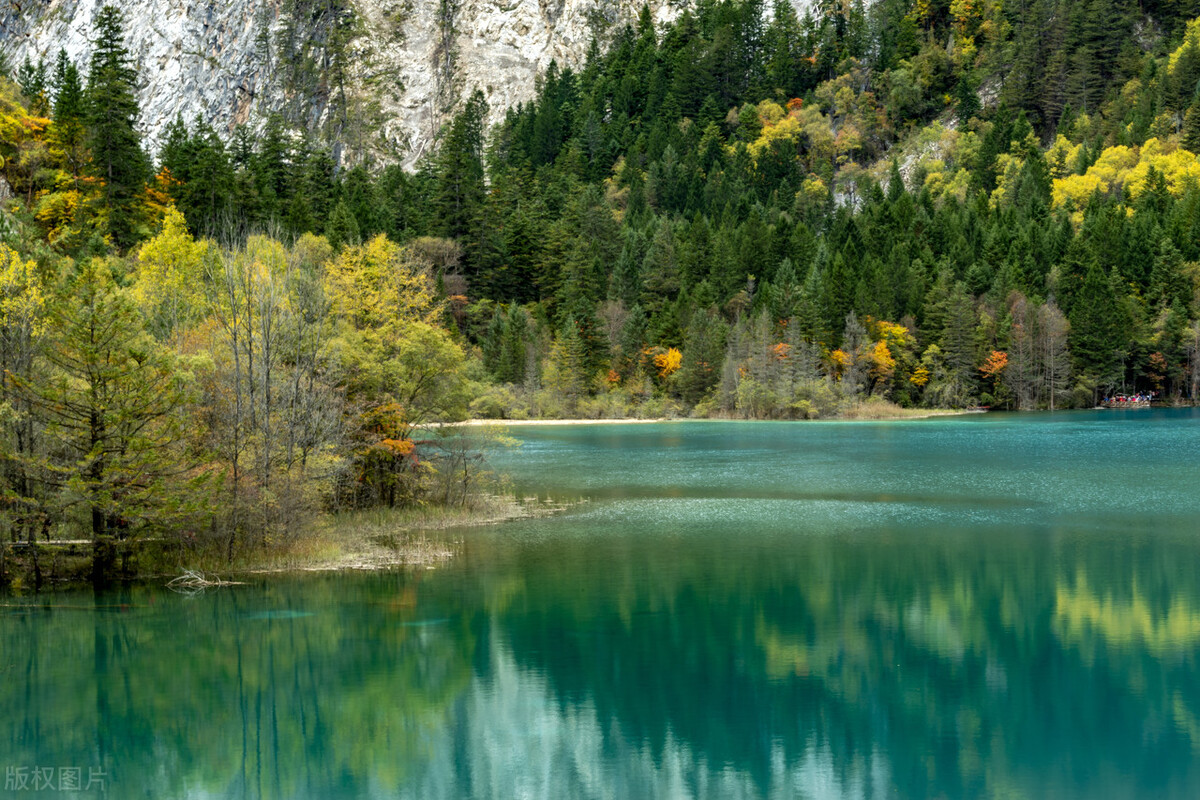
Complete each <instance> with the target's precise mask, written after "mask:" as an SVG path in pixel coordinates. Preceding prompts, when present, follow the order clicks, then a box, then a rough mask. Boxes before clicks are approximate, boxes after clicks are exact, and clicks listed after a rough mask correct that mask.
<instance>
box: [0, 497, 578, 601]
mask: <svg viewBox="0 0 1200 800" xmlns="http://www.w3.org/2000/svg"><path fill="white" fill-rule="evenodd" d="M579 502H582V501H579ZM577 504H578V503H574V502H554V501H550V500H543V499H540V498H538V497H524V498H518V497H512V496H507V495H495V494H489V495H483V496H481V497H480V498H478V500H477V504H476V505H474V506H468V507H466V508H462V507H459V508H447V507H441V506H430V507H425V508H407V509H374V510H370V511H361V512H351V513H347V514H344V515H342V516H340V517H336V516H329V517H322V518H319V519H316V520H314V521H312V522H311V523H310V524H309V526H308V527H307V528H306V529H305V530H304V531H303V532H302V533H300V534H298V535H297V536H296V538H295V539H293V540H292V541H290V542H288V543H287V544H285V545H283V546H281V547H279V548H277V549H268V550H262V551H258V552H255V553H249V554H244V555H242V556H239V557H238V558H237V559H235V561H234V563H232V564H230V563H227V562H226V561H225V559H224V558H222V557H220V556H219V555H215V556H214V555H213V554H208V555H205V556H201V557H198V558H193V559H190V560H189V561H187V562H185V563H180V564H178V565H177V566H176V567H175V568H174V570H173V571H168V569H169V568H168V567H167V565H166V564H163V563H157V564H154V565H153V566H150V568H149V569H148V570H146V571H144V572H142V571H134V572H132V573H130V574H128V575H125V576H122V577H120V578H118V579H116V580H115V581H114V584H121V583H135V584H155V585H166V584H168V583H169V582H170V581H172V580H176V579H180V578H185V579H187V580H188V581H189V582H188V583H185V584H184V587H185V588H183V589H176V590H175V591H180V592H181V593H183V594H192V593H195V592H196V591H206V590H207V589H209V588H223V587H227V586H236V585H245V584H246V583H247V582H248V581H247V578H249V577H250V576H259V575H262V576H265V575H280V574H287V573H291V574H296V575H299V574H303V573H319V572H375V571H382V570H388V569H397V568H409V569H418V570H426V569H436V568H437V567H438V566H441V565H443V564H445V563H447V562H449V561H451V560H453V559H454V558H456V557H458V556H459V555H460V554H461V553H462V549H463V538H462V536H458V535H450V536H430V534H431V533H434V532H437V531H447V530H453V529H456V528H463V529H466V528H476V527H485V526H491V525H500V524H502V523H505V522H512V521H516V520H522V519H536V518H539V517H549V516H553V515H555V514H560V513H562V512H564V511H566V510H567V509H569V508H571V507H573V506H574V505H577ZM136 541H143V542H145V541H148V540H136ZM90 546H91V542H90V540H88V541H82V542H75V541H68V540H51V541H48V542H38V543H37V550H38V552H39V553H40V554H41V555H42V556H43V557H44V558H45V559H46V560H47V563H45V564H44V565H43V573H44V574H43V579H42V583H41V585H40V586H36V585H35V581H34V568H33V565H32V562H31V560H30V559H29V557H28V556H29V553H28V551H26V552H25V553H24V554H23V555H16V554H14V553H12V552H9V553H7V554H6V556H7V557H6V564H5V566H6V569H7V573H8V577H9V581H10V582H9V584H8V585H7V586H5V587H3V588H2V589H0V597H25V596H37V595H40V594H55V593H59V592H63V591H72V590H77V589H86V588H88V587H89V586H90V585H91V582H90V579H89V577H88V575H89V573H90V564H91V561H90V558H91V547H90ZM59 548H62V549H61V550H60V549H59ZM55 551H58V552H57V553H56V552H55Z"/></svg>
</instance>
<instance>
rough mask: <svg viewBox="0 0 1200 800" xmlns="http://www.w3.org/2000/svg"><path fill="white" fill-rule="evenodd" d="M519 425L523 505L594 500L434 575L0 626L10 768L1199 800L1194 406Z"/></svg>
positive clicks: (324, 782) (160, 603)
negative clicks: (869, 420) (896, 418)
mask: <svg viewBox="0 0 1200 800" xmlns="http://www.w3.org/2000/svg"><path fill="white" fill-rule="evenodd" d="M514 433H516V434H517V435H518V436H520V437H521V438H522V439H524V440H525V445H524V446H523V447H522V448H520V449H519V450H517V451H514V452H511V453H509V454H507V455H506V456H505V457H504V464H503V466H504V468H505V469H507V470H508V471H509V472H511V473H512V474H513V476H514V482H515V483H516V484H517V485H518V486H519V487H520V488H522V489H523V490H525V491H527V492H534V491H536V492H540V493H542V494H551V495H556V496H584V497H587V498H589V499H590V502H589V503H587V504H586V505H584V506H582V507H581V508H579V509H578V510H576V511H575V512H573V513H570V514H567V515H564V516H561V517H556V518H553V519H547V520H538V521H533V522H528V523H512V524H508V525H504V526H498V527H493V528H488V529H483V530H474V531H467V532H457V533H455V535H456V536H462V537H464V538H465V542H466V544H465V550H466V552H465V554H464V555H463V557H462V558H461V559H459V560H458V561H457V562H455V563H454V564H452V565H450V566H448V567H445V568H442V569H439V570H436V571H433V572H427V573H424V574H411V573H389V574H367V575H357V574H350V575H325V576H305V577H294V578H273V579H270V580H264V581H263V582H261V583H260V584H256V585H252V586H246V587H240V588H236V589H226V590H221V591H215V592H210V593H208V594H206V595H202V596H199V597H194V598H184V597H180V596H178V595H174V594H172V593H170V592H167V591H164V590H161V589H158V588H153V587H143V588H137V589H132V590H127V591H125V592H122V593H117V594H114V595H111V596H107V597H102V598H98V599H93V598H92V597H91V596H90V595H88V596H61V595H59V596H53V597H48V598H45V599H43V600H39V601H36V602H35V603H34V604H33V606H31V607H26V608H3V609H0V612H2V613H0V720H2V721H3V724H2V725H0V769H3V770H7V769H8V767H10V766H11V767H15V768H27V769H30V770H32V768H34V767H52V768H55V769H58V768H60V767H72V766H77V767H79V768H80V769H81V772H82V779H83V782H84V783H86V782H87V780H88V773H89V770H90V769H102V770H103V771H104V779H105V782H106V785H105V788H106V790H107V792H108V795H107V796H110V797H122V798H124V797H129V798H133V797H154V798H160V797H204V798H207V797H222V798H224V797H229V798H246V797H248V798H258V797H264V798H310V797H311V798H326V797H328V798H341V797H362V798H393V797H400V798H459V797H462V798H575V797H581V798H591V797H596V798H643V797H647V798H649V797H663V798H692V797H700V798H727V797H728V798H741V797H769V798H776V797H778V798H791V797H796V798H842V797H846V798H884V797H899V798H910V797H911V798H925V797H930V798H1148V797H1180V798H1183V797H1189V798H1190V797H1196V796H1198V795H1200V672H1198V670H1197V663H1196V661H1197V655H1198V653H1200V491H1198V488H1200V466H1198V464H1197V458H1198V456H1200V414H1197V413H1193V412H1104V413H1100V412H1080V413H1064V414H1057V415H1054V416H1050V415H1039V416H1027V417H1023V416H1015V415H986V416H977V417H965V418H954V419H945V420H927V421H915V422H906V423H889V424H866V423H859V424H819V423H808V424H790V425H789V424H770V423H758V424H746V423H741V424H739V423H705V422H698V423H676V424H663V425H657V424H656V425H629V426H597V427H571V428H566V427H556V428H522V429H514ZM10 602H11V601H10ZM21 602H26V601H21ZM30 774H31V775H32V772H31V773H30ZM7 775H8V774H7V773H6V777H7ZM30 783H31V784H32V778H31V779H30ZM9 788H10V789H11V787H9ZM10 795H11V796H14V797H22V796H29V797H33V796H38V795H37V794H36V793H34V792H32V791H28V792H24V791H9V792H8V793H7V794H4V795H2V796H5V797H7V796H10ZM41 796H45V797H62V796H70V793H63V792H61V791H58V790H57V789H56V790H54V791H50V790H46V791H43V792H42V793H41ZM80 796H99V793H98V792H95V791H93V792H91V793H87V792H85V793H82V794H81V795H80Z"/></svg>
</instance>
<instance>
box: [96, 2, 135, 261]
mask: <svg viewBox="0 0 1200 800" xmlns="http://www.w3.org/2000/svg"><path fill="white" fill-rule="evenodd" d="M92 45H93V51H92V60H91V67H90V69H89V71H88V82H87V91H86V104H87V118H88V119H87V121H88V133H89V144H90V146H91V155H92V170H93V173H94V174H95V176H96V177H97V178H99V179H100V180H101V182H102V188H101V195H102V197H103V199H104V204H105V206H106V210H107V224H108V233H109V235H110V236H111V237H112V242H113V244H115V245H116V246H117V247H119V248H122V249H124V248H127V247H129V246H130V245H132V244H133V243H134V242H135V241H136V240H137V236H138V227H139V223H140V221H141V220H140V216H141V213H140V212H141V207H140V206H141V204H140V202H139V195H140V194H141V192H142V190H143V189H144V188H145V184H146V178H147V176H148V173H149V164H148V163H147V160H146V155H145V153H144V152H142V145H141V136H140V135H139V134H138V132H137V129H136V128H135V125H136V123H137V119H138V114H139V109H138V103H137V98H136V96H135V94H134V93H135V91H136V88H137V72H136V71H135V70H134V68H133V66H132V64H131V63H130V59H129V50H128V49H126V47H125V33H124V22H123V20H122V17H121V12H120V11H119V10H118V9H116V8H115V7H113V6H104V7H103V8H101V9H100V13H99V14H98V15H97V17H96V38H95V40H94V41H93V43H92Z"/></svg>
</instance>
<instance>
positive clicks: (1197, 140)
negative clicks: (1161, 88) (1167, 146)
mask: <svg viewBox="0 0 1200 800" xmlns="http://www.w3.org/2000/svg"><path fill="white" fill-rule="evenodd" d="M1182 142H1183V146H1184V147H1186V148H1187V149H1188V150H1191V151H1192V152H1193V153H1200V100H1197V101H1195V102H1193V103H1192V104H1191V105H1190V106H1188V110H1187V114H1185V115H1184V117H1183V131H1182Z"/></svg>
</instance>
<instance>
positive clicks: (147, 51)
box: [0, 0, 806, 165]
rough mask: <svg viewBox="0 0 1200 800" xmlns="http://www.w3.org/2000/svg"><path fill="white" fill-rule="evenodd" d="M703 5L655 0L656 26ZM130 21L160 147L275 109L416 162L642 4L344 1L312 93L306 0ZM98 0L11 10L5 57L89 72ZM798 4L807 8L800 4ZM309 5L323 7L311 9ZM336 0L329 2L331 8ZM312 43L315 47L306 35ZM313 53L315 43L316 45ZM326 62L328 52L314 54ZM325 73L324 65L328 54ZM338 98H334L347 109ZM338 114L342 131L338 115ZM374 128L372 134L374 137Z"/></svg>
mask: <svg viewBox="0 0 1200 800" xmlns="http://www.w3.org/2000/svg"><path fill="white" fill-rule="evenodd" d="M694 1H695V0H649V3H648V5H649V7H650V10H651V13H652V14H653V15H654V18H655V21H656V22H657V23H658V24H660V25H661V24H663V23H666V22H668V21H670V20H672V19H674V18H675V17H677V16H678V15H679V14H680V13H681V12H682V11H683V10H684V9H685V8H686V7H688V6H690V5H692V4H694ZM107 2H109V3H111V4H113V5H116V6H117V7H118V8H120V9H121V11H122V12H123V13H124V16H125V21H126V29H127V44H128V46H129V49H130V51H131V53H132V55H133V58H134V61H135V63H136V65H137V67H138V69H139V74H140V75H141V85H140V87H139V93H140V100H141V104H142V118H141V121H140V124H141V127H142V129H143V132H144V133H145V135H146V140H147V145H148V146H149V149H150V151H151V152H152V153H153V152H156V151H157V148H158V144H159V142H160V140H161V137H162V134H163V131H164V129H165V128H166V126H167V125H168V124H169V123H170V122H171V121H172V120H173V119H174V118H175V117H176V116H177V115H179V114H182V115H183V117H184V119H185V120H187V121H189V122H190V121H191V120H192V119H194V118H195V117H196V116H197V115H198V116H200V117H202V118H203V119H205V120H207V121H208V122H209V123H211V124H212V125H213V126H214V127H215V128H216V129H217V130H218V131H220V132H222V133H225V134H228V133H230V132H232V130H233V129H234V128H235V127H236V126H237V125H239V124H242V123H249V124H250V125H251V126H252V127H254V126H256V125H259V124H261V122H262V121H263V119H265V117H266V115H267V114H269V113H271V112H272V111H280V110H283V109H289V110H291V112H292V113H291V114H290V116H289V119H291V120H292V121H293V122H297V123H299V124H301V125H303V126H305V127H308V128H310V129H322V127H323V126H324V130H326V131H327V132H328V131H329V130H331V129H332V130H336V131H339V132H340V131H343V130H344V129H346V128H347V127H354V128H356V129H357V130H358V131H359V134H358V136H357V138H355V137H352V136H349V135H338V136H334V137H331V138H335V139H338V140H339V141H342V142H343V144H342V145H341V146H340V149H339V150H338V152H337V155H338V156H339V157H341V158H343V159H344V160H353V159H354V158H357V157H358V156H359V155H362V154H363V153H365V152H370V153H373V154H374V155H376V156H381V157H383V158H384V159H385V160H392V161H394V160H399V161H401V162H403V163H405V164H409V165H411V164H413V163H414V162H415V161H416V160H417V159H419V158H420V157H421V156H422V155H423V154H425V153H427V152H429V150H430V149H431V147H432V146H433V144H434V141H435V139H436V136H437V132H438V130H439V128H440V127H441V125H442V124H443V123H444V122H445V121H446V120H447V119H448V118H449V116H450V115H451V114H452V113H453V112H454V110H455V108H456V107H457V106H458V104H459V102H460V101H461V99H462V98H463V97H465V96H467V95H469V94H470V93H471V92H473V91H474V90H475V89H476V88H478V89H480V90H482V91H483V92H484V94H485V95H486V97H487V99H488V104H489V109H490V120H489V121H490V122H495V121H497V120H499V119H502V118H503V116H504V112H505V110H506V109H507V108H509V107H510V106H513V105H515V104H516V103H518V102H521V101H523V100H527V99H529V98H530V97H531V96H532V95H533V92H534V87H535V78H536V76H537V75H538V74H539V73H541V72H544V70H545V69H546V68H547V67H548V66H549V64H550V62H551V61H552V60H556V61H557V62H558V64H559V65H560V66H577V65H579V64H580V63H582V61H583V60H584V58H585V56H586V53H587V48H588V43H589V41H590V40H591V37H592V36H593V34H597V35H598V36H599V38H600V39H601V40H602V41H603V39H604V36H605V32H606V31H611V30H612V26H614V25H621V24H624V23H625V22H627V21H630V20H632V19H634V18H635V17H636V15H637V13H638V10H639V9H640V8H641V5H642V0H345V2H346V3H347V4H348V5H350V6H351V8H352V13H353V17H354V20H355V26H354V28H353V34H352V36H351V38H350V39H349V45H348V47H347V48H346V52H347V54H348V59H347V60H348V64H349V65H350V66H349V74H348V75H347V77H346V79H345V80H344V81H343V82H342V83H341V84H340V85H339V86H337V87H334V86H331V81H330V80H329V78H328V76H325V75H322V76H321V77H320V78H319V79H318V80H314V81H312V82H311V85H310V86H309V87H308V88H307V89H300V90H297V88H296V83H295V81H290V82H289V81H288V80H285V79H284V74H285V72H286V69H285V65H286V62H287V59H288V55H289V53H288V52H287V48H288V46H289V45H287V44H286V43H284V42H283V41H282V40H283V39H284V38H285V37H283V36H281V35H280V34H281V31H284V30H286V29H287V25H288V24H289V22H290V24H291V25H292V30H294V31H296V30H298V31H299V32H300V37H299V38H297V37H295V36H293V41H305V42H314V41H317V40H318V39H319V36H320V31H317V30H312V29H308V28H304V27H303V24H304V21H303V20H301V21H300V24H297V22H296V21H295V20H291V19H290V18H289V14H291V12H292V11H293V9H295V8H296V7H297V6H298V5H300V4H301V3H299V2H297V0H107ZM102 4H103V3H102V1H101V0H40V1H39V0H30V1H29V2H26V3H21V4H17V3H12V4H6V6H7V10H4V11H0V48H2V49H3V50H4V51H6V52H7V53H8V54H9V62H10V64H11V65H12V66H13V67H16V66H17V65H19V64H20V63H21V61H22V60H23V59H24V58H25V57H26V56H29V57H30V58H31V59H33V60H34V61H36V60H37V59H38V58H39V57H42V58H45V59H46V62H47V64H48V65H51V66H52V65H53V61H54V59H55V57H56V55H57V53H58V51H59V49H60V48H62V49H65V50H66V51H67V54H68V55H69V56H70V57H71V58H72V59H73V60H74V61H75V62H76V63H77V64H79V65H80V67H81V69H83V70H85V71H86V65H87V60H88V58H89V56H90V52H91V44H90V39H91V37H92V36H93V24H92V23H93V20H94V18H95V16H96V14H97V13H98V12H99V9H100V7H101V5H102ZM800 4H806V3H804V0H801V2H800V3H798V5H800ZM307 5H309V6H315V5H318V4H317V3H313V2H311V0H309V2H308V3H307ZM320 5H322V6H324V7H328V6H330V5H331V3H330V2H329V1H328V0H325V2H323V3H322V4H320ZM305 37H307V38H305ZM309 46H311V45H309ZM317 52H318V54H319V55H320V52H321V51H320V50H319V46H318V50H317ZM317 61H318V67H317V68H318V69H320V68H321V61H320V59H319V58H318V59H317ZM331 98H337V99H338V100H339V102H340V103H341V105H340V110H334V109H335V103H334V102H332V101H331ZM335 114H340V115H341V116H342V119H341V120H340V121H339V124H338V125H337V126H333V127H332V128H331V127H330V126H329V125H328V123H329V121H330V117H331V116H333V115H335ZM364 132H365V133H364Z"/></svg>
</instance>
